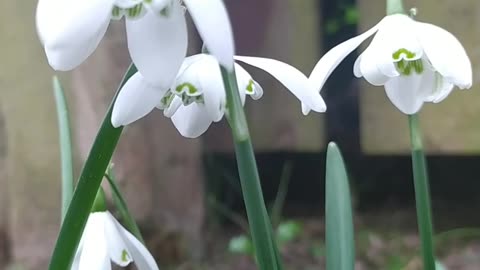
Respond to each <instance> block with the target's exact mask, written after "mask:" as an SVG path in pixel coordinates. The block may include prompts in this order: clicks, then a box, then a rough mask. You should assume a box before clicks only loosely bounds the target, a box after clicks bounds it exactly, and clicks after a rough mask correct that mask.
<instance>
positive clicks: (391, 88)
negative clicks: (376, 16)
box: [303, 14, 472, 114]
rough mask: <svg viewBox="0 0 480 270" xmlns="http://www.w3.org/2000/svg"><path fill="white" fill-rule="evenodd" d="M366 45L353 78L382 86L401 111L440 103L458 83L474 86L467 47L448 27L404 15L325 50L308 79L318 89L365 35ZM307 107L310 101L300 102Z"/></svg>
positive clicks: (393, 16)
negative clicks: (368, 41) (304, 103)
mask: <svg viewBox="0 0 480 270" xmlns="http://www.w3.org/2000/svg"><path fill="white" fill-rule="evenodd" d="M375 33H376V35H375V36H374V38H373V40H372V42H371V43H370V45H369V46H368V47H367V48H366V49H365V51H363V53H362V54H361V55H360V56H359V57H358V58H357V60H356V62H355V65H354V74H355V76H356V77H364V78H365V79H366V80H367V81H368V82H369V83H371V84H373V85H376V86H382V85H383V86H384V87H385V91H386V93H387V96H388V98H389V99H390V101H391V102H392V103H393V104H394V105H395V106H396V107H397V108H398V109H399V110H400V111H402V112H403V113H405V114H414V113H416V112H418V111H419V110H420V108H421V107H422V105H423V103H424V102H434V103H438V102H440V101H442V100H443V99H444V98H445V97H447V96H448V95H449V94H450V92H451V91H452V89H453V87H454V86H455V85H456V86H458V87H459V88H461V89H466V88H470V87H471V86H472V66H471V63H470V59H469V58H468V56H467V54H466V52H465V49H464V48H463V46H462V45H461V44H460V42H459V41H458V40H457V39H456V38H455V37H454V36H453V35H452V34H451V33H449V32H448V31H446V30H444V29H442V28H440V27H438V26H435V25H432V24H428V23H422V22H417V21H415V20H414V19H412V18H410V17H409V16H407V15H403V14H394V15H389V16H386V17H385V18H383V19H382V20H381V21H380V22H379V23H378V24H377V25H375V26H374V27H372V28H371V29H369V30H368V31H366V32H365V33H363V34H361V35H358V36H356V37H354V38H351V39H349V40H347V41H345V42H343V43H341V44H339V45H337V46H336V47H334V48H333V49H331V50H330V51H329V52H327V53H326V54H325V55H324V56H323V57H322V59H320V61H319V62H318V63H317V65H316V66H315V68H314V69H313V71H312V73H311V75H310V80H311V82H312V84H314V85H315V86H316V87H317V88H318V89H321V88H322V87H323V85H324V84H325V81H326V80H327V78H328V77H329V76H330V74H331V73H332V71H333V70H334V69H335V68H336V67H337V66H338V65H339V64H340V62H341V61H342V60H343V59H344V58H345V57H346V56H347V55H348V54H350V53H351V52H352V51H353V50H355V49H356V48H357V47H358V46H359V45H360V44H361V43H363V42H364V41H365V40H366V39H367V38H368V37H370V36H372V35H374V34H375ZM303 108H304V111H308V110H309V107H308V105H304V106H303Z"/></svg>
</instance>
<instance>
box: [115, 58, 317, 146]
mask: <svg viewBox="0 0 480 270" xmlns="http://www.w3.org/2000/svg"><path fill="white" fill-rule="evenodd" d="M235 59H237V60H238V61H241V62H245V63H247V64H250V65H253V66H256V67H258V68H260V69H263V70H265V71H266V72H268V73H269V74H271V75H272V76H274V77H275V78H276V79H278V80H279V81H280V82H281V83H282V84H283V85H284V86H286V87H287V89H288V90H290V91H291V92H292V93H293V94H294V95H295V96H296V97H297V98H298V99H299V100H300V101H301V102H302V103H305V104H308V106H309V107H310V108H313V109H314V110H315V111H318V112H324V111H325V110H326V106H325V102H324V101H323V99H322V98H321V96H320V94H319V93H318V92H317V91H316V90H315V89H314V88H313V87H312V85H311V84H310V83H309V80H308V78H307V77H306V76H305V75H304V74H303V73H301V72H300V71H299V70H297V69H296V68H294V67H292V66H290V65H288V64H285V63H283V62H280V61H277V60H273V59H267V58H259V57H247V56H236V57H235ZM218 64H219V63H218V61H217V59H216V58H215V57H213V56H211V55H208V54H198V55H193V56H190V57H187V58H186V59H185V61H184V62H183V64H182V66H181V68H180V71H179V73H178V75H177V77H176V80H175V83H174V84H173V86H172V87H171V88H170V90H167V91H161V90H160V89H155V87H154V86H152V85H149V84H148V83H147V82H146V81H145V80H144V78H143V77H142V75H141V74H140V73H137V74H135V75H133V77H132V78H131V79H130V80H129V81H128V82H127V83H126V84H125V86H124V87H123V89H122V90H121V91H120V93H119V96H118V97H117V101H116V103H115V105H114V108H113V113H112V124H113V126H121V125H127V124H129V123H131V122H133V121H135V120H137V119H139V118H141V117H143V116H144V115H145V114H147V113H148V112H149V111H150V108H151V106H153V104H156V105H157V108H159V109H163V110H164V114H165V116H167V117H171V118H172V122H173V124H174V125H175V127H176V128H177V129H178V131H179V132H180V134H182V135H183V136H185V137H188V138H195V137H198V136H200V135H201V134H203V133H204V132H205V131H206V130H207V129H208V127H209V126H210V124H211V123H212V122H218V121H220V120H221V119H222V118H223V115H224V114H225V111H226V110H225V105H226V96H225V88H224V85H223V80H222V75H221V72H220V68H219V65H218ZM235 72H236V76H237V84H238V87H239V93H240V97H241V98H242V102H244V101H245V95H246V94H247V95H250V96H252V98H253V99H259V98H260V97H261V96H262V94H263V90H262V87H261V86H260V85H259V84H258V83H257V82H256V81H255V80H253V79H252V77H251V76H250V74H249V73H248V72H247V71H246V70H244V69H243V68H242V67H241V66H240V65H238V64H235ZM160 92H161V94H157V93H160ZM160 95H161V97H160V98H158V97H159V96H160Z"/></svg>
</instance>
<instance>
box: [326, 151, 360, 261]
mask: <svg viewBox="0 0 480 270" xmlns="http://www.w3.org/2000/svg"><path fill="white" fill-rule="evenodd" d="M325 181H326V183H325V192H326V195H325V220H326V221H325V222H326V260H327V270H353V269H354V266H355V241H354V238H353V218H352V203H351V199H350V188H349V184H348V176H347V171H346V169H345V164H344V162H343V158H342V154H341V153H340V150H339V149H338V147H337V145H336V144H335V143H333V142H331V143H329V144H328V149H327V167H326V177H325Z"/></svg>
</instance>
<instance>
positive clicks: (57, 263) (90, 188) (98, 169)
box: [49, 64, 137, 270]
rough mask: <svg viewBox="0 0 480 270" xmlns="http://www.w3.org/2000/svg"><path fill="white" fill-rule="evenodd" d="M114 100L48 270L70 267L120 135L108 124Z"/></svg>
mask: <svg viewBox="0 0 480 270" xmlns="http://www.w3.org/2000/svg"><path fill="white" fill-rule="evenodd" d="M136 71H137V70H136V68H135V66H134V65H133V64H132V65H131V66H130V68H129V69H128V71H127V72H126V74H125V77H124V79H123V80H122V83H121V84H120V86H119V88H118V90H117V94H118V92H119V90H120V88H121V87H122V86H123V84H125V83H126V81H127V80H128V79H129V78H130V77H131V76H132V75H133V74H134V73H135V72H136ZM115 97H116V96H115ZM114 101H115V98H114V99H113V101H112V103H111V104H110V107H109V109H108V112H107V114H106V116H105V118H104V120H103V123H102V126H101V127H100V130H99V132H98V134H97V137H96V138H95V142H94V143H93V146H92V149H91V150H90V154H89V155H88V158H87V161H86V162H85V166H84V167H83V170H82V173H81V175H80V178H79V180H78V184H77V187H76V189H75V192H74V193H73V197H72V201H71V202H70V206H69V207H68V211H67V214H66V215H65V219H64V221H63V224H62V228H61V229H60V234H59V236H58V239H57V243H56V245H55V249H54V251H53V255H52V259H51V261H50V266H49V270H64V269H70V267H71V264H72V261H73V257H74V256H75V251H76V249H77V247H78V243H79V242H80V238H81V237H82V233H83V229H84V227H85V224H86V223H87V218H88V216H89V214H90V210H91V208H92V205H93V201H94V200H95V196H96V194H97V190H98V188H99V187H100V183H101V182H102V179H103V176H104V174H105V171H106V169H107V167H108V164H109V163H110V159H111V158H112V155H113V151H114V150H115V147H116V146H117V142H118V140H119V138H120V135H121V133H122V128H114V127H113V126H112V124H111V120H110V118H111V114H112V108H113V102H114Z"/></svg>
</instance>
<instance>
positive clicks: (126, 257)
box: [121, 249, 130, 262]
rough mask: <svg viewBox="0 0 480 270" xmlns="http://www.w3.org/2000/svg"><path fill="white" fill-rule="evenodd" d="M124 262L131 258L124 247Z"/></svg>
mask: <svg viewBox="0 0 480 270" xmlns="http://www.w3.org/2000/svg"><path fill="white" fill-rule="evenodd" d="M121 259H122V262H128V261H129V260H130V258H129V256H128V252H127V251H126V250H125V249H124V250H122V258H121Z"/></svg>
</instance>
